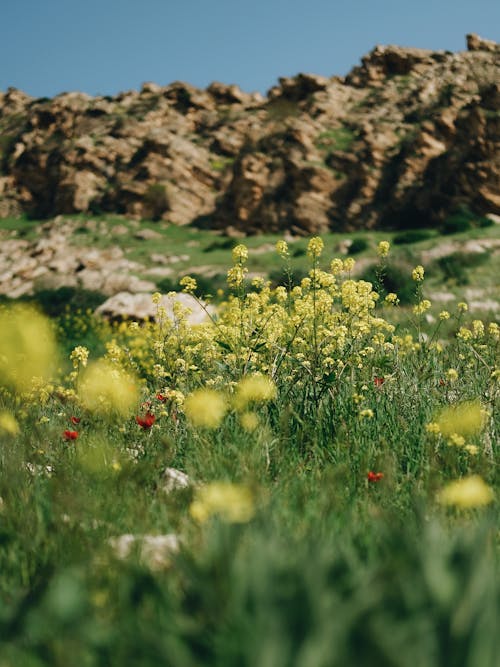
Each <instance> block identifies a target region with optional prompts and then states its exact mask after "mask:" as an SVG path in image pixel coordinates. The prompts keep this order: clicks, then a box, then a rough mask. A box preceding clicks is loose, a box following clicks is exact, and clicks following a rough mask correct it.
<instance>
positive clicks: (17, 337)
mask: <svg viewBox="0 0 500 667" xmlns="http://www.w3.org/2000/svg"><path fill="white" fill-rule="evenodd" d="M56 352H57V350H56V342H55V337H54V333H53V330H52V326H51V324H50V322H49V320H48V319H47V318H46V317H44V316H43V315H41V314H40V313H38V312H37V311H36V310H34V309H33V308H30V307H28V306H24V305H15V306H12V307H8V308H2V309H1V310H0V383H2V382H3V383H5V384H6V385H11V386H13V387H14V388H15V389H16V390H18V391H23V390H27V389H29V387H30V385H31V381H32V378H33V377H35V376H36V377H40V378H42V379H44V380H47V379H48V378H49V377H50V375H51V374H52V373H53V372H54V370H55V368H56V367H57V366H56V362H57V354H56Z"/></svg>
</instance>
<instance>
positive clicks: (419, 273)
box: [411, 264, 424, 283]
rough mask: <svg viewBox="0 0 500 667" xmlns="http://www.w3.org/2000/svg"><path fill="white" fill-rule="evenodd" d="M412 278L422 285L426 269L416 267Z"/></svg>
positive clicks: (420, 266)
mask: <svg viewBox="0 0 500 667" xmlns="http://www.w3.org/2000/svg"><path fill="white" fill-rule="evenodd" d="M411 277H412V278H413V280H415V281H416V282H417V283H421V282H422V280H423V279H424V267H423V266H422V265H421V264H419V265H418V266H416V267H415V268H414V269H413V271H412V272H411Z"/></svg>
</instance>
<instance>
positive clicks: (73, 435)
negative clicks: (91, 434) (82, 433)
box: [63, 431, 78, 440]
mask: <svg viewBox="0 0 500 667" xmlns="http://www.w3.org/2000/svg"><path fill="white" fill-rule="evenodd" d="M63 437H64V439H65V440H76V439H77V438H78V431H64V433H63Z"/></svg>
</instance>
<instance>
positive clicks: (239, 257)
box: [231, 243, 248, 264]
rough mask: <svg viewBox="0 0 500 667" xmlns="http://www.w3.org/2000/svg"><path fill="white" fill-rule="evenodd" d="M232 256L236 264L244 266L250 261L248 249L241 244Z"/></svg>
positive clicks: (236, 247) (234, 249) (233, 251)
mask: <svg viewBox="0 0 500 667" xmlns="http://www.w3.org/2000/svg"><path fill="white" fill-rule="evenodd" d="M231 255H232V258H233V262H234V263H235V264H244V263H245V262H246V261H247V259H248V248H247V247H246V245H243V243H239V244H238V245H237V246H235V247H234V248H233V250H232V253H231Z"/></svg>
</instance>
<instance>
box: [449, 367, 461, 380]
mask: <svg viewBox="0 0 500 667" xmlns="http://www.w3.org/2000/svg"><path fill="white" fill-rule="evenodd" d="M446 377H447V378H448V380H449V381H450V382H456V381H457V380H458V373H457V371H456V370H455V369H454V368H448V370H447V371H446Z"/></svg>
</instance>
